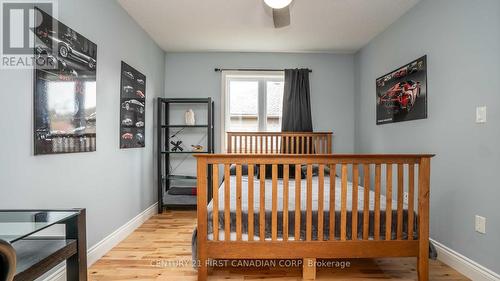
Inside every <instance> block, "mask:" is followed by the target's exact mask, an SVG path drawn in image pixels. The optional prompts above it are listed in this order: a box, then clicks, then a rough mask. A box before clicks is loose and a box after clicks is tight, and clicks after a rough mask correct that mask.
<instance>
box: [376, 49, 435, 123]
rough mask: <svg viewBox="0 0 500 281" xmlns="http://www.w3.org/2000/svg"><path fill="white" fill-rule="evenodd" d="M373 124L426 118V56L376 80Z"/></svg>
mask: <svg viewBox="0 0 500 281" xmlns="http://www.w3.org/2000/svg"><path fill="white" fill-rule="evenodd" d="M376 84H377V125H381V124H387V123H394V122H401V121H409V120H417V119H425V118H427V57H426V56H423V57H421V58H419V59H416V60H414V61H412V62H410V63H409V64H407V65H404V66H402V67H400V68H398V69H396V70H394V71H393V72H390V73H388V74H386V75H384V76H381V77H379V78H377V80H376Z"/></svg>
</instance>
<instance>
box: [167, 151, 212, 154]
mask: <svg viewBox="0 0 500 281" xmlns="http://www.w3.org/2000/svg"><path fill="white" fill-rule="evenodd" d="M161 153H162V154H203V153H209V152H208V151H162V152H161Z"/></svg>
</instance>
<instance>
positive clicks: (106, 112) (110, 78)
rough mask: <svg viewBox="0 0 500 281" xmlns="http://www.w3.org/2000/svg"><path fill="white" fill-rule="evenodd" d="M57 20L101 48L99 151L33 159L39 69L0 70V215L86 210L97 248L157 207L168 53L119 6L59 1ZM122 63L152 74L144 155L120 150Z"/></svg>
mask: <svg viewBox="0 0 500 281" xmlns="http://www.w3.org/2000/svg"><path fill="white" fill-rule="evenodd" d="M58 18H59V20H60V21H62V22H63V23H65V24H66V25H68V26H69V27H71V28H74V29H75V30H76V31H78V32H80V33H81V34H82V35H84V36H86V37H87V38H88V39H90V40H92V41H93V42H95V43H96V44H97V48H98V55H97V56H98V58H97V116H98V117H97V151H96V152H91V153H77V154H63V155H48V156H33V149H32V147H33V143H32V138H33V137H32V131H33V129H32V128H33V123H32V122H33V121H32V119H33V117H32V111H33V109H32V104H33V101H32V97H33V86H32V85H33V82H32V71H28V70H0V85H2V90H1V92H0V93H1V94H0V95H1V97H2V100H3V105H2V109H1V110H0V132H2V133H1V137H0V155H1V160H0V209H4V208H30V209H31V208H35V209H36V208H71V207H83V208H87V234H88V246H89V247H91V246H92V245H94V244H96V243H97V242H98V241H100V240H101V239H103V238H104V237H106V236H107V235H109V234H110V233H112V232H113V231H115V230H116V229H118V228H119V227H120V226H122V225H124V224H125V223H126V222H127V221H129V220H130V219H132V218H133V217H135V216H136V215H138V214H139V213H140V212H142V211H143V210H145V209H146V208H148V207H149V206H151V205H152V204H153V203H154V202H155V201H156V192H155V174H156V173H155V170H154V163H155V162H154V141H153V140H154V139H155V138H154V137H153V132H155V130H154V127H155V125H154V119H153V116H154V107H153V101H154V99H155V97H158V96H161V95H162V93H163V85H164V77H165V76H164V71H165V60H164V56H165V54H164V52H163V51H162V50H161V49H160V48H159V47H158V46H157V45H156V44H155V43H154V42H153V41H152V40H151V39H150V38H149V36H148V35H147V34H146V33H145V32H144V31H143V30H142V29H141V28H140V27H139V26H138V25H137V24H136V23H135V22H134V21H133V20H132V19H131V18H130V17H129V16H128V14H127V13H126V12H125V11H124V10H123V9H122V8H121V7H120V6H119V5H118V4H117V2H116V1H114V0H106V1H103V0H85V1H83V0H64V1H59V15H58ZM121 60H124V61H126V62H127V63H129V64H130V65H132V66H134V67H135V68H137V69H138V70H139V71H141V72H142V73H144V74H145V75H146V76H147V91H146V92H147V105H146V115H147V116H146V130H147V134H146V147H145V148H142V149H127V150H120V149H119V128H118V125H119V102H120V101H119V90H120V61H121Z"/></svg>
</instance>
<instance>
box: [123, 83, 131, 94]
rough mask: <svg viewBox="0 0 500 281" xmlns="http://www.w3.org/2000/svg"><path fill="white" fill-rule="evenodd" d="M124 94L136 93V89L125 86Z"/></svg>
mask: <svg viewBox="0 0 500 281" xmlns="http://www.w3.org/2000/svg"><path fill="white" fill-rule="evenodd" d="M123 92H124V93H126V94H132V93H133V92H134V87H132V86H129V85H127V86H123Z"/></svg>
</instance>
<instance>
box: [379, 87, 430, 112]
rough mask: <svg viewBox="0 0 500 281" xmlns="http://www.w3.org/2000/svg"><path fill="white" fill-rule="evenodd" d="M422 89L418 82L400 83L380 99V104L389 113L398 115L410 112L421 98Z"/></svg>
mask: <svg viewBox="0 0 500 281" xmlns="http://www.w3.org/2000/svg"><path fill="white" fill-rule="evenodd" d="M420 89H421V86H420V83H418V82H415V81H412V80H409V81H404V82H399V83H397V84H396V85H394V86H392V87H391V88H390V89H389V90H387V91H386V92H385V93H384V94H383V95H382V96H380V97H379V99H378V104H382V105H383V106H384V107H385V108H386V109H387V111H389V112H395V113H398V112H400V111H402V110H405V111H407V112H409V111H411V110H412V109H413V106H414V105H415V101H416V99H417V97H419V96H420Z"/></svg>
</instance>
